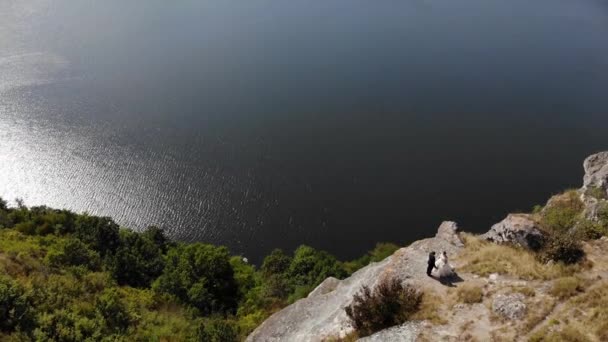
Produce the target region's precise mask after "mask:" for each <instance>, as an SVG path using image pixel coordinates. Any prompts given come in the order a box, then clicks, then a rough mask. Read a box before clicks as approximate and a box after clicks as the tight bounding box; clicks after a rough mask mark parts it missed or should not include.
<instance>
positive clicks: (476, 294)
mask: <svg viewBox="0 0 608 342" xmlns="http://www.w3.org/2000/svg"><path fill="white" fill-rule="evenodd" d="M456 296H457V298H458V301H459V302H461V303H466V304H474V303H481V301H482V300H483V291H482V289H481V287H479V286H475V285H470V284H465V285H463V286H460V287H459V288H458V290H456Z"/></svg>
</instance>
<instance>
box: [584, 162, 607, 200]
mask: <svg viewBox="0 0 608 342" xmlns="http://www.w3.org/2000/svg"><path fill="white" fill-rule="evenodd" d="M583 167H584V168H585V177H584V178H583V189H589V188H600V189H603V190H604V191H605V192H606V195H607V196H608V151H606V152H600V153H596V154H594V155H591V156H589V157H587V159H585V162H584V163H583Z"/></svg>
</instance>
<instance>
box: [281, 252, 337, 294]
mask: <svg viewBox="0 0 608 342" xmlns="http://www.w3.org/2000/svg"><path fill="white" fill-rule="evenodd" d="M287 274H288V276H289V278H290V279H292V281H293V282H294V284H295V285H297V286H308V287H314V286H316V285H318V284H320V283H321V282H322V281H323V280H325V279H326V278H328V277H336V278H344V277H345V276H346V271H345V270H344V268H343V267H342V264H341V263H340V262H338V260H336V258H335V257H334V256H333V255H331V254H329V253H327V252H325V251H319V250H316V249H314V248H312V247H309V246H306V245H302V246H300V247H298V249H296V251H295V252H294V255H293V260H292V261H291V264H290V265H289V269H288V271H287Z"/></svg>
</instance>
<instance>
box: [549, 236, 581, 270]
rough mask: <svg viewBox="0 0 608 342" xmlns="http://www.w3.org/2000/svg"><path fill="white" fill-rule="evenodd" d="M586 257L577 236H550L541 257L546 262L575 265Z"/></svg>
mask: <svg viewBox="0 0 608 342" xmlns="http://www.w3.org/2000/svg"><path fill="white" fill-rule="evenodd" d="M584 256H585V252H584V251H583V247H582V246H581V243H580V242H579V239H578V237H577V236H576V234H570V233H566V234H557V233H555V234H550V235H549V237H548V239H547V241H546V243H545V245H544V247H543V249H542V250H541V254H540V257H541V259H542V260H544V261H549V260H553V261H561V262H563V263H565V264H575V263H577V262H579V261H581V260H582V259H583V258H584Z"/></svg>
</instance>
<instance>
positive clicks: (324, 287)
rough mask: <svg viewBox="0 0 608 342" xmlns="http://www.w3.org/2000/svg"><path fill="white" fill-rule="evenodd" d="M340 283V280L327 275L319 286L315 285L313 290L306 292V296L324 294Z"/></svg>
mask: <svg viewBox="0 0 608 342" xmlns="http://www.w3.org/2000/svg"><path fill="white" fill-rule="evenodd" d="M338 284H340V280H339V279H337V278H334V277H329V278H327V279H325V280H324V281H323V282H322V283H321V284H319V286H317V287H316V288H315V289H314V290H312V291H311V292H310V293H309V294H308V298H310V297H316V296H320V295H324V294H326V293H329V292H331V291H333V290H335V289H336V287H337V286H338Z"/></svg>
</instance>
